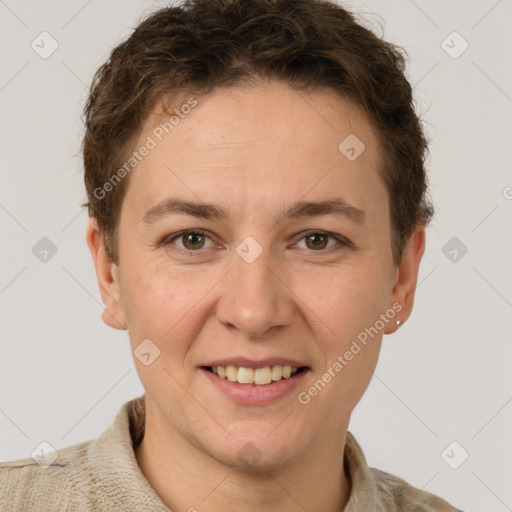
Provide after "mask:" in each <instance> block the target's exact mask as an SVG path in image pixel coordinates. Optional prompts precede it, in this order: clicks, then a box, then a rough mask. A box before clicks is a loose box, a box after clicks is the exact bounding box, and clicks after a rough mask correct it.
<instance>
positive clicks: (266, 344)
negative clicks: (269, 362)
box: [86, 83, 425, 512]
mask: <svg viewBox="0 0 512 512" xmlns="http://www.w3.org/2000/svg"><path fill="white" fill-rule="evenodd" d="M197 99H198V105H197V106H196V107H195V108H194V109H193V111H192V112H191V113H190V114H189V115H188V116H187V117H186V118H185V119H183V120H181V122H180V124H179V125H177V126H176V127H175V128H174V130H173V131H171V132H170V133H169V134H168V136H166V137H165V138H164V139H163V140H162V141H161V142H159V144H158V145H157V146H156V147H155V148H154V149H153V150H151V151H150V152H149V154H148V155H147V156H146V157H145V158H144V159H143V160H142V161H141V162H140V163H139V164H137V166H136V168H135V169H134V170H133V171H132V173H131V175H130V178H129V179H130V181H129V186H128V187H127V191H126V195H125V198H124V200H123V205H122V209H121V215H120V224H119V232H118V248H119V256H120V257H119V265H115V264H114V263H113V262H112V261H111V260H110V258H109V257H108V255H107V254H106V252H105V249H104V246H103V244H102V240H101V236H100V232H99V230H98V227H97V224H96V222H95V220H94V219H91V220H90V222H89V225H88V228H87V235H86V236H87V242H88V245H89V248H90V250H91V253H92V257H93V260H94V263H95V267H96V272H97V277H98V282H99V287H100V291H101V295H102V298H103V301H104V304H105V311H104V314H103V319H104V321H105V322H106V323H107V324H108V325H110V326H112V327H114V328H118V329H119V328H121V329H127V330H128V332H129V337H130V343H131V348H132V350H134V349H135V348H136V347H137V346H138V345H139V344H140V343H141V341H142V340H144V339H147V338H149V339H150V340H152V342H153V343H154V344H155V345H156V346H158V348H159V350H160V356H159V357H158V358H157V359H155V361H154V362H153V363H152V364H150V365H149V366H145V365H143V364H142V363H141V362H140V361H139V360H138V359H137V358H136V357H134V362H135V365H136V368H137V371H138V374H139V376H140V379H141V381H142V384H143V386H144V388H145V390H146V408H147V414H146V433H145V437H144V439H143V441H142V443H141V444H140V445H139V446H138V447H137V448H136V457H137V459H138V462H139V464H140V466H141V469H142V471H143V472H144V474H145V475H146V477H147V479H148V480H149V482H150V484H151V485H152V486H153V488H154V489H155V490H156V492H157V493H158V494H159V495H160V497H161V498H162V500H163V501H164V502H165V503H166V504H167V505H168V506H169V507H170V508H171V509H172V510H174V511H176V512H178V511H187V510H189V509H190V508H191V507H195V508H196V509H197V510H199V511H200V512H208V511H218V510H227V511H231V510H233V511H234V510H237V511H245V510H247V511H255V510H265V511H274V510H275V511H277V510H279V511H280V512H282V511H292V510H294V511H295V510H298V507H299V508H300V507H303V508H304V509H305V510H308V511H317V510H318V511H320V510H321V511H323V512H325V511H333V512H334V511H338V510H342V509H343V507H344V506H345V504H346V503H347V500H348V498H349V495H350V489H351V484H350V478H349V476H348V475H347V474H345V471H344V469H343V457H342V452H343V450H342V447H343V446H344V443H345V437H346V432H347V428H348V424H349V419H350V415H351V413H352V410H353V409H354V407H355V405H356V404H357V403H358V402H359V400H360V399H361V397H362V395H363V394H364V392H365V390H366V388H367V386H368V384H369V382H370V380H371V377H372V371H373V370H374V368H375V366H376V364H377V360H378V355H379V351H380V347H381V341H382V336H383V334H391V333H393V332H394V331H395V330H396V329H397V324H396V320H397V319H399V320H400V321H401V322H402V323H403V322H404V321H405V320H407V318H408V317H409V315H410V313H411V310H412V307H413V300H414V292H415V287H416V283H417V276H418V268H419V264H420V260H421V258H422V255H423V252H424V245H425V231H424V226H421V225H419V226H417V227H416V229H415V230H414V232H413V234H412V236H411V237H410V239H409V241H408V243H407V245H406V248H405V250H404V253H403V256H402V259H401V261H400V263H399V264H398V265H396V264H394V263H393V258H392V251H391V226H390V216H389V198H388V194H387V191H386V188H385V186H384V184H383V181H382V179H381V177H380V175H379V165H380V161H381V155H380V150H379V144H378V141H377V137H376V135H375V132H374V130H373V127H372V125H371V124H370V122H369V121H368V119H367V118H366V117H365V115H364V113H363V111H362V110H361V109H360V108H359V107H358V106H356V105H355V104H353V103H352V102H351V101H349V100H347V99H343V98H341V97H339V96H337V95H335V94H334V93H333V92H331V91H316V92H312V93H308V94H306V93H303V92H301V93H299V92H296V91H293V90H292V89H290V88H288V87H287V86H286V85H283V84H278V83H266V84H259V85H257V86H254V87H237V88H236V89H221V90H216V91H214V92H213V93H212V94H210V95H209V96H206V97H202V98H197ZM160 108H161V106H159V105H156V106H155V107H154V109H153V114H155V115H158V114H159V113H161V110H160ZM154 119H155V118H154V116H151V123H150V122H149V120H148V122H147V123H146V127H145V129H144V130H143V132H142V134H141V138H140V141H144V140H145V139H146V137H147V136H148V134H151V129H152V128H153V127H154ZM351 133H354V134H356V135H357V137H358V138H359V139H360V140H362V141H363V142H364V144H365V146H366V149H365V151H364V152H363V153H362V154H361V155H360V156H359V157H358V158H357V159H356V160H354V161H349V160H348V159H347V158H346V157H345V156H344V155H343V154H342V153H341V152H340V151H339V150H338V145H339V144H340V142H341V141H343V140H344V139H345V138H346V137H347V136H348V135H349V134H351ZM171 195H172V196H174V197H179V198H182V199H186V200H192V201H198V200H202V201H206V202H212V203H215V204H217V205H219V206H220V207H223V208H225V209H226V210H227V211H228V212H229V218H228V219H226V220H224V221H220V220H212V219H200V218H194V217H191V216H187V215H183V214H173V215H168V216H167V217H165V218H163V219H161V220H159V221H157V222H155V223H154V224H151V225H148V224H146V223H144V222H143V220H142V218H143V216H144V214H145V213H146V212H147V211H148V210H149V209H150V208H151V207H152V206H154V205H156V204H157V203H159V202H160V201H162V200H164V199H165V198H167V197H170V196H171ZM335 197H343V198H344V200H345V201H346V202H347V203H350V204H351V205H353V206H355V207H357V208H359V209H361V210H363V211H364V223H357V222H354V221H353V220H351V219H349V218H346V217H342V216H336V215H333V214H331V215H323V216H321V215H315V216H308V217H304V218H298V219H287V218H283V216H282V214H281V212H282V211H283V209H287V208H288V207H289V206H290V205H291V204H292V203H294V202H295V201H298V200H308V201H320V200H325V199H331V198H335ZM276 219H279V222H277V221H276ZM185 229H202V230H205V231H207V232H208V233H207V237H206V238H204V239H201V238H200V239H199V241H198V240H197V239H192V242H191V243H190V242H189V243H188V244H187V237H178V238H175V239H174V240H173V241H172V242H170V241H169V240H170V239H171V238H172V236H171V235H174V234H175V233H178V232H180V231H181V230H185ZM306 230H316V231H320V232H328V233H332V234H334V235H339V236H340V237H345V238H346V239H348V240H349V241H350V242H349V243H348V244H342V243H341V242H340V241H338V240H336V238H330V237H328V238H326V239H324V238H320V243H319V242H317V244H318V245H320V246H321V247H320V248H317V247H316V246H315V245H314V244H313V243H308V238H307V236H306V235H305V234H304V231H306ZM247 236H251V237H253V238H254V239H255V240H256V241H257V242H258V243H259V244H260V246H261V248H262V250H263V252H262V253H261V255H260V256H259V257H257V258H256V260H255V261H253V262H252V263H247V262H246V261H245V260H244V259H242V258H241V257H240V256H239V255H238V254H237V252H236V248H237V246H238V245H239V244H240V243H241V242H242V241H243V240H244V239H245V238H246V237H247ZM165 239H167V241H168V244H167V245H164V244H161V242H162V240H165ZM202 240H204V241H202ZM173 244H174V245H173ZM322 244H323V245H322ZM173 248H174V249H173ZM176 248H181V249H183V250H184V251H187V250H188V252H189V253H190V254H191V256H186V255H181V254H179V253H178V252H177V251H176V250H175V249H176ZM394 303H399V304H400V305H401V307H402V309H401V311H400V313H398V314H397V316H396V317H395V319H394V320H392V321H389V322H388V323H386V324H385V327H384V329H382V330H381V331H380V332H379V334H378V335H377V336H375V337H374V338H373V339H372V340H371V342H370V343H368V345H367V346H366V347H364V349H363V350H361V352H360V353H358V354H357V355H356V356H354V358H353V359H352V360H351V361H350V362H349V364H347V365H346V366H345V367H344V368H343V371H341V372H339V373H336V376H335V377H333V378H332V380H331V381H330V382H329V383H328V384H327V385H326V386H325V388H324V389H322V391H321V392H319V393H318V395H317V396H315V397H314V398H312V399H311V401H310V402H309V403H308V404H307V405H303V404H301V403H300V402H299V401H298V399H297V394H298V392H300V391H305V390H307V389H308V388H309V387H310V386H311V385H312V384H313V383H314V382H315V381H317V380H318V379H319V378H321V376H322V374H323V373H324V372H325V371H326V370H327V369H328V368H329V367H330V366H332V364H333V363H334V362H335V361H336V360H337V358H338V356H340V355H343V354H344V353H345V352H346V351H347V350H348V348H349V347H350V345H351V343H352V341H353V340H354V339H355V338H356V337H357V335H358V334H359V333H360V332H361V331H363V330H364V329H365V328H367V327H370V326H373V325H374V324H375V322H376V320H377V319H378V318H379V315H380V314H382V313H384V312H386V311H387V310H388V309H390V308H392V305H393V304H394ZM230 356H245V357H248V358H252V359H261V358H264V357H272V356H282V357H289V358H293V359H297V360H299V361H301V362H303V363H304V364H305V365H307V366H309V368H310V371H309V372H308V374H307V375H305V376H304V378H303V381H302V382H301V385H300V389H297V390H296V391H293V392H291V393H288V394H287V395H285V396H284V397H282V398H280V399H278V400H276V401H274V402H271V403H269V404H267V405H261V406H247V405H237V404H235V403H233V402H232V401H231V400H230V399H229V398H227V397H226V396H225V395H224V394H222V393H221V392H220V391H219V390H218V389H217V388H216V386H214V385H213V384H212V383H211V382H210V381H209V380H208V379H207V378H205V376H204V375H203V373H202V372H201V371H200V370H199V366H201V365H205V364H207V362H208V361H213V360H214V359H219V358H223V357H230ZM248 442H251V443H253V445H254V446H256V447H257V449H258V451H259V453H260V458H259V460H258V461H257V462H255V463H254V464H253V465H252V466H251V467H247V465H245V464H244V462H243V461H241V460H240V459H239V458H238V457H237V453H238V451H239V450H240V449H241V448H242V447H244V445H245V444H246V443H248Z"/></svg>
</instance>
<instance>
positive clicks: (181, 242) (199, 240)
mask: <svg viewBox="0 0 512 512" xmlns="http://www.w3.org/2000/svg"><path fill="white" fill-rule="evenodd" d="M208 240H210V246H208V247H207V246H206V245H205V244H206V243H207V241H208ZM164 245H166V246H168V247H170V246H175V247H174V249H175V250H176V251H178V252H182V253H189V254H190V253H192V252H201V249H208V248H209V247H212V246H213V243H212V241H211V239H210V237H209V236H208V235H206V233H203V232H202V231H182V232H181V233H178V234H177V235H175V236H173V237H172V238H168V239H167V240H166V241H165V242H164Z"/></svg>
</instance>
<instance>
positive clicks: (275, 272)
mask: <svg viewBox="0 0 512 512" xmlns="http://www.w3.org/2000/svg"><path fill="white" fill-rule="evenodd" d="M233 260H234V262H233V268H232V270H231V272H229V273H228V275H227V276H226V277H225V279H223V280H222V283H223V288H222V295H221V298H220V299H219V302H218V304H217V309H216V315H217V319H218V320H219V322H221V323H222V324H223V325H225V326H226V327H227V328H229V329H238V330H240V331H241V332H243V334H244V335H245V336H246V337H247V338H262V337H265V335H268V334H269V332H270V331H272V330H275V329H276V328H278V327H283V326H287V325H290V324H291V322H292V319H293V316H294V302H293V292H292V291H291V289H290V287H289V285H288V284H287V283H286V278H285V276H284V275H282V272H280V271H279V267H280V266H279V264H278V263H276V262H275V261H274V262H273V261H271V259H270V258H269V257H268V256H267V254H266V251H263V252H262V254H260V256H258V257H257V258H256V260H254V261H253V262H252V263H248V262H246V261H245V260H244V259H243V258H241V257H239V255H238V254H235V255H234V257H233Z"/></svg>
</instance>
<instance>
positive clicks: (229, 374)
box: [212, 365, 298, 386]
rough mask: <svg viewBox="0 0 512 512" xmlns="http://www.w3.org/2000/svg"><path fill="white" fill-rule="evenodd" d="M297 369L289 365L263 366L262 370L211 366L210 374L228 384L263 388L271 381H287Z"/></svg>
mask: <svg viewBox="0 0 512 512" xmlns="http://www.w3.org/2000/svg"><path fill="white" fill-rule="evenodd" d="M297 370H298V368H297V367H296V366H290V365H284V366H281V365H276V366H272V367H270V366H264V367H263V368H244V367H243V366H241V367H237V366H231V365H229V366H212V372H213V373H215V375H218V376H219V377H222V378H224V379H227V380H229V381H230V382H239V383H240V384H256V385H258V386H263V385H265V384H270V383H271V382H272V381H277V380H281V379H287V378H288V377H290V376H291V375H294V374H295V373H297Z"/></svg>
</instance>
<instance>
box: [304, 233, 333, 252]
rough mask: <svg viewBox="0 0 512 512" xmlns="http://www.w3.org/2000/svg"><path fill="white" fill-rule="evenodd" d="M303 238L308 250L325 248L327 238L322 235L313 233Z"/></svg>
mask: <svg viewBox="0 0 512 512" xmlns="http://www.w3.org/2000/svg"><path fill="white" fill-rule="evenodd" d="M305 238H306V245H307V247H308V249H313V250H316V249H325V248H326V246H327V241H328V239H329V236H328V235H324V234H322V233H313V234H312V235H307V236H306V237H305Z"/></svg>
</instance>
